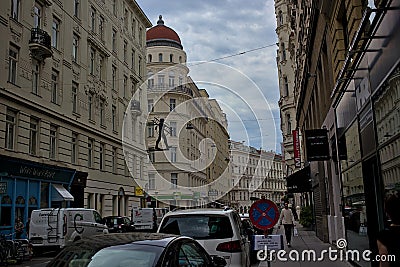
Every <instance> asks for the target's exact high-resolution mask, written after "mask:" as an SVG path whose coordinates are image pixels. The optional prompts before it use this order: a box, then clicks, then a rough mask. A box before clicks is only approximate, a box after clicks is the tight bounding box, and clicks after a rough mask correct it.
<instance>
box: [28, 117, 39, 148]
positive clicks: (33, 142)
mask: <svg viewBox="0 0 400 267" xmlns="http://www.w3.org/2000/svg"><path fill="white" fill-rule="evenodd" d="M29 128H30V129H29V154H31V155H36V153H37V144H38V130H39V120H38V119H36V118H31V121H30V127H29Z"/></svg>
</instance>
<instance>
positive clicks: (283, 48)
mask: <svg viewBox="0 0 400 267" xmlns="http://www.w3.org/2000/svg"><path fill="white" fill-rule="evenodd" d="M281 49H282V61H285V60H286V49H285V44H284V43H281Z"/></svg>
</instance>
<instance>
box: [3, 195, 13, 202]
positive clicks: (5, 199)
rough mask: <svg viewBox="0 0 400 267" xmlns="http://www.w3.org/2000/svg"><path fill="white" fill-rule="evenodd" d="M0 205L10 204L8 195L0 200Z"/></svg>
mask: <svg viewBox="0 0 400 267" xmlns="http://www.w3.org/2000/svg"><path fill="white" fill-rule="evenodd" d="M1 204H11V198H10V196H9V195H6V196H4V197H2V198H1Z"/></svg>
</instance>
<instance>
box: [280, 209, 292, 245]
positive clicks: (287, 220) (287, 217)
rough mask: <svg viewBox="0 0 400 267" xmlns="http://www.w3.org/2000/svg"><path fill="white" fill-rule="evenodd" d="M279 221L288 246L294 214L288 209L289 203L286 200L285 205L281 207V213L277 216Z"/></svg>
mask: <svg viewBox="0 0 400 267" xmlns="http://www.w3.org/2000/svg"><path fill="white" fill-rule="evenodd" d="M279 223H280V225H282V224H283V227H284V229H285V237H286V242H287V246H288V247H290V242H291V240H292V229H293V226H294V216H293V212H292V210H291V209H289V204H288V203H287V202H285V207H284V208H283V209H282V211H281V215H280V216H279Z"/></svg>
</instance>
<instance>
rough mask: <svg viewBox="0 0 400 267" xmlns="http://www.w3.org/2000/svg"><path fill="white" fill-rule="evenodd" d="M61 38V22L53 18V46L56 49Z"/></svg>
mask: <svg viewBox="0 0 400 267" xmlns="http://www.w3.org/2000/svg"><path fill="white" fill-rule="evenodd" d="M59 36H60V20H59V19H57V18H53V26H52V30H51V45H52V46H53V47H54V48H57V47H58V38H59Z"/></svg>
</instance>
